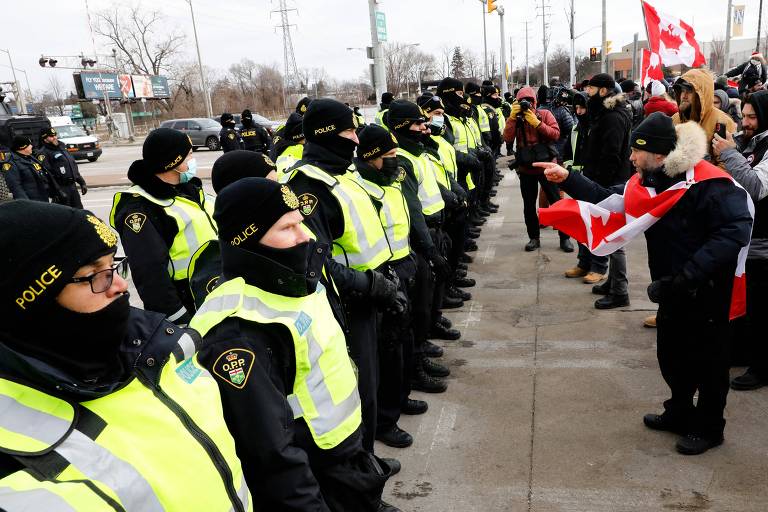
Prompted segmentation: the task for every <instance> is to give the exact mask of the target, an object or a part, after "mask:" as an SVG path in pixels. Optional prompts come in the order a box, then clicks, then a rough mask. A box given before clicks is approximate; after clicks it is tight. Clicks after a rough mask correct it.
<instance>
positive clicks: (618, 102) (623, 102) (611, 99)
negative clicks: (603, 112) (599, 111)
mask: <svg viewBox="0 0 768 512" xmlns="http://www.w3.org/2000/svg"><path fill="white" fill-rule="evenodd" d="M603 106H604V107H605V108H607V109H608V110H616V107H619V106H623V107H625V108H626V106H627V96H626V95H625V94H624V93H623V92H622V93H619V94H614V95H613V96H608V97H607V98H605V99H604V100H603Z"/></svg>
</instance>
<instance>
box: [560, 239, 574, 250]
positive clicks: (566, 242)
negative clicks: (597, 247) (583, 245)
mask: <svg viewBox="0 0 768 512" xmlns="http://www.w3.org/2000/svg"><path fill="white" fill-rule="evenodd" d="M560 250H561V251H563V252H573V242H571V239H570V238H561V239H560Z"/></svg>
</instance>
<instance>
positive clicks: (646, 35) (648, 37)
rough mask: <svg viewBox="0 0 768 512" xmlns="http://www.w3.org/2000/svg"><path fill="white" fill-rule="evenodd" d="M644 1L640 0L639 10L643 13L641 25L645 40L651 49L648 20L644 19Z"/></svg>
mask: <svg viewBox="0 0 768 512" xmlns="http://www.w3.org/2000/svg"><path fill="white" fill-rule="evenodd" d="M644 4H645V2H644V1H643V0H640V12H642V13H643V25H644V26H645V41H646V42H647V43H648V49H649V50H650V49H651V35H650V34H649V33H648V20H646V19H645V6H644Z"/></svg>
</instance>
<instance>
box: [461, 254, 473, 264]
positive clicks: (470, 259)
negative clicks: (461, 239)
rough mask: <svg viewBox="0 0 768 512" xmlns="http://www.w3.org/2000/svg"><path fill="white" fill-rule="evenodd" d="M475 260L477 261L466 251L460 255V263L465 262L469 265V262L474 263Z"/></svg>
mask: <svg viewBox="0 0 768 512" xmlns="http://www.w3.org/2000/svg"><path fill="white" fill-rule="evenodd" d="M473 261H475V258H473V257H472V256H471V255H469V254H467V253H466V252H463V253H461V256H459V263H464V264H465V265H467V264H469V263H472V262H473Z"/></svg>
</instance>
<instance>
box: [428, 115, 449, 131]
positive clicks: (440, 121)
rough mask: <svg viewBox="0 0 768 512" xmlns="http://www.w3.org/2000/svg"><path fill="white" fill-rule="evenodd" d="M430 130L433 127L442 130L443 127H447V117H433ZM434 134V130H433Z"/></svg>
mask: <svg viewBox="0 0 768 512" xmlns="http://www.w3.org/2000/svg"><path fill="white" fill-rule="evenodd" d="M429 126H430V129H431V128H432V127H435V128H438V129H440V130H442V129H443V126H445V117H444V116H432V120H431V121H430V125H429ZM432 131H433V132H434V130H432Z"/></svg>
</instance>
